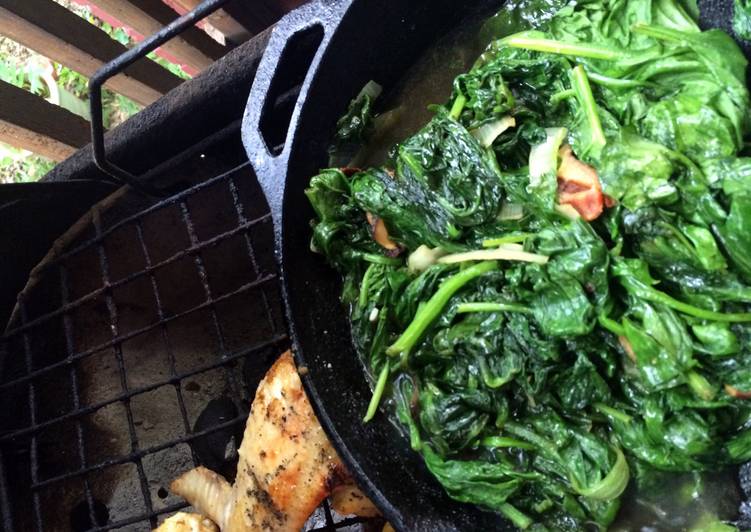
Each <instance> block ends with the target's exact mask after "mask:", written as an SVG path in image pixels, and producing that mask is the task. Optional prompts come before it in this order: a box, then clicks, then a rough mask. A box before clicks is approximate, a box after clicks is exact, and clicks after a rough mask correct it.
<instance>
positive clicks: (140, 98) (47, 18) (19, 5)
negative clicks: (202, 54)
mask: <svg viewBox="0 0 751 532" xmlns="http://www.w3.org/2000/svg"><path fill="white" fill-rule="evenodd" d="M0 34H3V35H5V36H6V37H10V38H11V39H13V40H15V41H17V42H19V43H21V44H23V45H24V46H27V47H29V48H31V49H32V50H35V51H37V52H39V53H40V54H42V55H44V56H46V57H49V58H50V59H52V60H53V61H57V62H58V63H60V64H62V65H65V66H66V67H68V68H70V69H72V70H75V71H76V72H80V73H81V74H83V75H84V76H89V77H91V76H92V75H93V74H94V72H96V70H97V69H98V68H100V67H101V66H102V65H103V64H104V63H106V62H108V61H111V60H112V59H114V58H115V57H117V56H118V55H120V54H121V53H123V52H125V50H126V48H125V47H124V46H123V45H121V44H120V43H118V42H116V41H114V40H112V39H110V37H109V36H108V35H107V34H106V33H105V32H104V31H102V30H100V29H99V28H97V27H95V26H93V25H91V24H89V23H88V22H87V21H85V20H84V19H82V18H81V17H79V16H77V15H75V14H74V13H71V12H70V11H68V10H67V9H65V8H64V7H63V6H61V5H58V4H56V3H55V2H54V1H53V0H0ZM181 81H182V80H181V79H180V78H178V77H177V76H175V75H174V74H171V73H170V72H168V71H167V70H165V69H164V68H162V67H160V66H159V65H157V64H156V63H154V62H153V61H151V60H149V59H141V60H139V61H137V62H136V63H134V64H133V65H131V66H130V67H128V68H127V69H126V70H125V72H124V73H123V74H120V75H118V76H115V77H114V78H112V79H110V80H109V81H108V82H107V84H106V86H107V87H108V88H110V89H112V90H114V91H116V92H119V93H120V94H122V95H124V96H127V97H128V98H131V99H132V100H134V101H136V102H138V103H140V104H141V105H148V104H150V103H152V102H154V101H155V100H157V99H158V98H159V97H160V96H161V95H162V94H164V93H166V92H168V91H169V90H171V89H173V88H175V87H177V86H178V85H179V84H180V83H181Z"/></svg>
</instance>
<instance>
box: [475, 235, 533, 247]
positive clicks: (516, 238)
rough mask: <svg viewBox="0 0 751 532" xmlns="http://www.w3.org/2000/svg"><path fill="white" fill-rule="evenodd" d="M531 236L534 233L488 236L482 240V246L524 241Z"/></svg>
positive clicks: (496, 245)
mask: <svg viewBox="0 0 751 532" xmlns="http://www.w3.org/2000/svg"><path fill="white" fill-rule="evenodd" d="M530 236H533V233H516V234H513V235H506V236H499V237H498V238H487V239H485V240H483V241H482V247H484V248H496V247H498V246H500V245H501V244H515V243H518V242H524V241H525V240H526V239H527V238H529V237H530Z"/></svg>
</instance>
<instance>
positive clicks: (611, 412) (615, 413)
mask: <svg viewBox="0 0 751 532" xmlns="http://www.w3.org/2000/svg"><path fill="white" fill-rule="evenodd" d="M592 406H593V407H594V409H595V410H597V411H598V412H599V413H601V414H605V415H606V416H609V417H613V418H615V419H617V420H618V421H620V422H622V423H631V421H632V420H633V418H632V417H631V416H629V415H628V414H626V413H625V412H621V411H620V410H618V409H616V408H613V407H610V406H608V405H606V404H603V403H594V404H593V405H592Z"/></svg>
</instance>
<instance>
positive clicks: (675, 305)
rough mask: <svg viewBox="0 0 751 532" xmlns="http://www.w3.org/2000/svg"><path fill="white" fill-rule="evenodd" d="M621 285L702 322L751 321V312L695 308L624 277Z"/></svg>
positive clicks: (638, 294)
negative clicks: (725, 311)
mask: <svg viewBox="0 0 751 532" xmlns="http://www.w3.org/2000/svg"><path fill="white" fill-rule="evenodd" d="M621 284H623V286H624V287H625V288H626V289H627V290H629V291H633V292H634V293H635V295H636V296H638V297H641V298H642V299H646V300H647V301H651V302H652V303H662V304H663V305H665V306H667V307H670V308H672V309H674V310H677V311H678V312H683V313H684V314H688V315H689V316H694V317H695V318H700V319H702V320H710V321H722V322H746V321H751V312H737V313H732V312H731V313H723V312H715V311H713V310H706V309H703V308H699V307H695V306H694V305H689V304H688V303H684V302H683V301H680V300H678V299H675V298H674V297H671V296H669V295H668V294H666V293H665V292H661V291H660V290H657V289H655V288H652V287H651V286H648V285H646V284H645V283H643V282H641V281H639V280H637V279H634V278H631V277H622V278H621Z"/></svg>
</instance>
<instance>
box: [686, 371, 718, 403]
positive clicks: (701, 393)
mask: <svg viewBox="0 0 751 532" xmlns="http://www.w3.org/2000/svg"><path fill="white" fill-rule="evenodd" d="M687 381H688V386H689V388H691V391H692V392H694V393H695V394H696V395H697V396H698V397H700V398H701V399H704V400H705V401H711V400H712V399H714V398H715V395H716V394H717V390H715V389H714V387H713V386H712V385H711V384H710V383H709V381H708V380H707V379H706V378H705V377H704V375H702V374H701V373H698V372H696V371H694V370H691V371H689V372H688V375H687Z"/></svg>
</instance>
